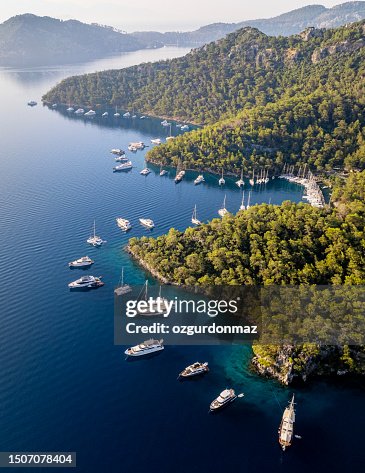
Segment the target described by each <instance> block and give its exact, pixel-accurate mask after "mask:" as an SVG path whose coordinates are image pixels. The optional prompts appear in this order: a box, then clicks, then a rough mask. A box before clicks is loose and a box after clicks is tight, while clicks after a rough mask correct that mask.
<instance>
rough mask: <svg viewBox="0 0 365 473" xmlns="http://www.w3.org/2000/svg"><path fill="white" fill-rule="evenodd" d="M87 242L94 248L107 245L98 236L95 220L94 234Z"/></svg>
mask: <svg viewBox="0 0 365 473" xmlns="http://www.w3.org/2000/svg"><path fill="white" fill-rule="evenodd" d="M86 242H87V243H89V245H92V246H102V245H103V243H106V242H105V241H104V240H103V239H102V238H100V237H99V236H97V235H96V230H95V220H94V225H93V234H92V235H90V237H89V238H88V239H87V240H86Z"/></svg>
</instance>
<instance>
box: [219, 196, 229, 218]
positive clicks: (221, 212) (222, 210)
mask: <svg viewBox="0 0 365 473" xmlns="http://www.w3.org/2000/svg"><path fill="white" fill-rule="evenodd" d="M226 197H227V196H226V195H225V196H224V201H223V207H222V208H221V209H219V210H218V215H220V216H221V217H224V216H225V215H227V214H228V213H229V212H228V210H227V209H226Z"/></svg>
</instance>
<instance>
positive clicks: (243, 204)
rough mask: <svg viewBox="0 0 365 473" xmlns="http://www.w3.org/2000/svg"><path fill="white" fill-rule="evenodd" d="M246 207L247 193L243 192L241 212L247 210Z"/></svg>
mask: <svg viewBox="0 0 365 473" xmlns="http://www.w3.org/2000/svg"><path fill="white" fill-rule="evenodd" d="M245 209H246V207H245V191H243V192H242V202H241V205H240V210H245Z"/></svg>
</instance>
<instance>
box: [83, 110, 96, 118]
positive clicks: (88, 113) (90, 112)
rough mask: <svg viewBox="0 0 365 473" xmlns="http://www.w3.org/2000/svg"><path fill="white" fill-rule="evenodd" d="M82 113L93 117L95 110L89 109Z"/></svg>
mask: <svg viewBox="0 0 365 473" xmlns="http://www.w3.org/2000/svg"><path fill="white" fill-rule="evenodd" d="M84 115H85V117H93V116H95V115H96V112H95V110H89V111H88V112H86V113H85V114H84Z"/></svg>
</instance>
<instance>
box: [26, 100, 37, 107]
mask: <svg viewBox="0 0 365 473" xmlns="http://www.w3.org/2000/svg"><path fill="white" fill-rule="evenodd" d="M28 105H29V106H30V107H35V106H36V105H37V102H36V101H35V100H29V102H28Z"/></svg>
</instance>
